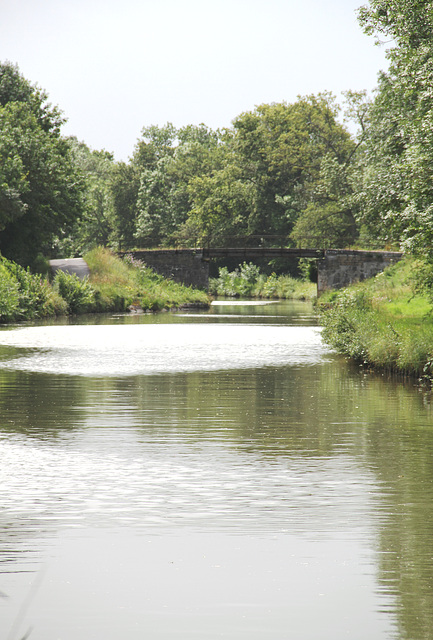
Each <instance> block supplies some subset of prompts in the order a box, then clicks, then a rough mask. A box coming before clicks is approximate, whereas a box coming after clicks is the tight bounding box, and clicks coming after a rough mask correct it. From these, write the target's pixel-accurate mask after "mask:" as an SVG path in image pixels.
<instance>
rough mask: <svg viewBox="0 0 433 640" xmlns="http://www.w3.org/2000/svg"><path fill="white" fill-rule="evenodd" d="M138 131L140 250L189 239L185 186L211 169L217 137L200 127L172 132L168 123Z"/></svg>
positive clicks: (138, 239) (172, 129)
mask: <svg viewBox="0 0 433 640" xmlns="http://www.w3.org/2000/svg"><path fill="white" fill-rule="evenodd" d="M143 133H144V135H145V137H146V139H147V142H146V146H143V144H142V143H139V144H138V146H137V153H136V163H137V165H139V166H140V169H141V171H140V188H139V191H138V197H137V220H136V232H135V237H136V239H137V241H138V243H139V244H140V245H141V246H143V245H147V246H149V245H150V246H152V245H153V246H155V245H158V244H161V243H162V244H164V243H170V242H173V241H176V238H178V237H179V234H180V235H182V234H183V235H184V236H185V235H188V227H187V226H185V223H186V221H187V219H188V217H189V214H190V211H191V191H190V188H189V185H190V183H191V182H192V181H194V180H195V179H196V178H197V177H201V176H204V175H207V174H208V173H209V172H210V171H211V170H212V167H213V166H214V164H215V157H216V156H217V155H218V146H219V133H218V132H214V131H212V130H211V129H209V128H208V127H206V126H205V125H199V126H198V127H196V126H192V125H189V126H187V127H183V128H181V129H179V130H176V129H175V128H174V127H173V126H172V125H170V124H168V125H166V126H165V127H163V128H162V129H157V128H156V127H151V128H150V130H149V129H145V130H144V132H143ZM144 151H145V153H143V152H144ZM143 158H144V162H143ZM189 228H190V227H189Z"/></svg>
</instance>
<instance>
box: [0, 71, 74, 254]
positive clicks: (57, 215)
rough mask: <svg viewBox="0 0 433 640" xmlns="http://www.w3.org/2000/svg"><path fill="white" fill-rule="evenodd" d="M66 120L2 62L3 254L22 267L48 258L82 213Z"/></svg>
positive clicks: (0, 208) (0, 163) (0, 224)
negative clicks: (63, 130) (40, 257)
mask: <svg viewBox="0 0 433 640" xmlns="http://www.w3.org/2000/svg"><path fill="white" fill-rule="evenodd" d="M63 122H64V120H63V118H62V116H61V114H60V111H59V110H58V109H57V108H56V107H52V106H51V105H50V104H49V103H48V102H47V94H46V93H45V92H44V91H42V90H41V89H39V88H38V87H36V86H33V85H31V84H30V83H29V82H28V81H27V80H26V79H25V78H24V77H23V76H22V75H21V74H20V72H19V70H18V68H17V67H16V66H15V65H12V64H10V63H4V64H0V251H1V252H2V254H3V255H5V256H6V257H8V258H11V259H14V260H16V261H18V262H20V263H21V264H31V263H32V262H33V261H34V260H35V258H36V256H37V255H38V253H44V254H45V255H49V253H50V252H51V250H52V248H53V244H54V240H55V238H56V236H58V235H62V234H66V233H67V232H68V229H69V228H70V227H71V225H72V224H73V223H74V221H75V220H76V219H77V218H78V217H79V216H80V213H81V210H82V196H83V184H82V180H81V177H80V174H79V171H78V170H77V168H76V165H75V162H74V159H73V157H72V154H71V148H70V144H69V142H68V141H67V140H66V139H65V138H63V137H62V136H61V134H60V128H61V126H62V124H63Z"/></svg>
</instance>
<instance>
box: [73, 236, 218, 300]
mask: <svg viewBox="0 0 433 640" xmlns="http://www.w3.org/2000/svg"><path fill="white" fill-rule="evenodd" d="M84 259H85V261H86V262H87V264H88V265H89V269H90V273H91V276H90V279H89V282H90V284H91V285H92V287H93V288H94V290H95V302H94V308H93V310H94V311H111V310H126V309H128V308H129V307H131V306H133V307H138V308H141V309H143V310H145V311H158V310H161V309H170V308H173V307H181V306H184V305H187V304H198V305H207V304H208V303H209V296H208V295H207V293H206V292H204V291H200V290H198V289H193V288H192V287H187V286H185V285H182V284H179V283H177V282H174V281H173V280H167V279H165V278H163V277H162V276H160V275H158V274H156V273H155V272H154V271H153V270H152V269H150V268H148V267H146V266H145V265H144V264H143V263H142V262H140V261H139V260H134V258H132V257H126V258H125V259H124V260H121V259H120V258H118V257H117V256H115V255H114V254H113V253H111V252H110V251H108V250H107V249H104V248H102V247H98V248H96V249H93V250H92V251H90V252H89V253H88V254H86V255H85V256H84Z"/></svg>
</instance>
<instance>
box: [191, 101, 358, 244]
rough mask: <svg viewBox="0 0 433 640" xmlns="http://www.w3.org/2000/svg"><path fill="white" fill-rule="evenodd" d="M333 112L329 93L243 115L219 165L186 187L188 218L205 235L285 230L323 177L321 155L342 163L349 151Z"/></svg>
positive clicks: (347, 138) (345, 134)
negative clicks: (189, 197)
mask: <svg viewBox="0 0 433 640" xmlns="http://www.w3.org/2000/svg"><path fill="white" fill-rule="evenodd" d="M337 114H338V110H337V106H336V103H335V100H334V98H333V97H332V96H331V95H329V94H322V95H319V96H308V97H305V98H299V99H298V100H297V101H296V102H295V103H293V104H287V103H280V104H271V105H266V104H264V105H260V106H259V107H257V108H256V109H255V110H254V111H251V112H246V113H243V114H241V115H240V116H239V117H237V118H236V119H235V120H234V122H233V127H232V129H231V130H229V131H227V132H226V133H225V136H224V138H223V143H224V156H223V157H222V161H221V162H220V164H219V166H218V165H217V169H214V171H212V172H211V173H210V174H208V175H207V176H205V177H202V176H200V177H199V178H196V179H195V180H193V181H192V183H191V185H190V191H191V194H192V205H193V206H192V210H191V219H192V220H193V221H195V222H196V223H198V226H199V227H200V226H201V227H202V229H203V233H204V234H205V235H209V234H211V231H212V229H214V230H215V232H217V234H221V232H222V231H224V233H225V234H226V235H228V236H230V235H233V234H237V233H241V234H246V235H254V236H259V237H265V236H268V235H270V236H272V235H274V236H275V235H278V236H288V235H289V234H290V233H291V232H292V230H293V227H294V225H295V223H296V220H297V219H298V218H299V216H300V215H301V213H302V211H304V210H306V209H307V207H308V205H309V203H310V202H311V200H312V197H313V194H314V189H315V187H316V185H317V183H318V181H319V180H321V179H322V178H323V175H322V173H321V172H322V160H323V158H324V157H329V158H331V159H335V162H336V163H337V164H339V165H341V164H344V163H346V162H347V160H348V158H349V157H350V155H351V153H352V151H353V147H354V143H353V141H352V140H351V137H350V135H349V133H348V132H347V131H346V129H345V127H344V126H343V125H342V124H340V123H338V121H337ZM277 241H278V242H280V240H279V239H278V240H277Z"/></svg>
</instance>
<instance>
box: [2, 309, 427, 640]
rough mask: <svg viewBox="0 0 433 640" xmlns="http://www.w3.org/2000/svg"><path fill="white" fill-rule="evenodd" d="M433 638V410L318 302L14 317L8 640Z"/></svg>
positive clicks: (9, 377)
mask: <svg viewBox="0 0 433 640" xmlns="http://www.w3.org/2000/svg"><path fill="white" fill-rule="evenodd" d="M26 634H29V635H28V637H29V638H30V640H78V639H80V640H120V639H122V640H123V639H124V638H146V639H148V640H169V639H170V640H172V639H176V640H193V639H194V638H197V639H200V640H216V639H218V638H224V639H227V640H229V639H230V640H231V639H233V640H286V639H287V640H291V639H294V640H318V639H319V638H320V640H343V639H350V640H365V639H366V638H368V639H369V640H391V639H396V640H424V639H430V638H433V415H432V406H431V396H430V394H429V392H428V391H426V390H422V389H420V388H418V387H417V386H415V385H414V384H413V383H404V382H397V381H393V380H389V379H386V378H385V377H384V376H380V375H371V374H366V373H365V372H364V371H363V370H362V369H360V368H359V367H354V366H350V365H348V364H347V362H345V361H344V360H342V359H341V358H340V357H338V356H337V355H335V354H334V353H332V351H331V350H330V349H329V348H328V347H327V346H326V345H324V344H323V343H322V341H321V337H320V328H318V327H317V318H316V317H315V316H314V311H313V309H312V308H311V307H310V306H309V305H308V304H307V303H289V302H284V303H283V302H272V303H257V302H251V301H249V302H242V301H239V302H237V303H234V302H230V301H229V302H224V301H219V302H217V303H215V304H213V305H212V307H211V309H210V310H209V311H204V312H202V313H195V312H194V313H193V312H191V313H166V314H158V315H117V316H101V317H95V316H94V317H91V318H90V317H89V318H77V319H74V320H70V319H64V320H62V321H57V322H56V323H40V324H32V325H30V324H26V325H15V326H8V327H4V328H2V329H1V330H0V637H1V638H4V639H5V640H21V638H23V636H25V635H26Z"/></svg>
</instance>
